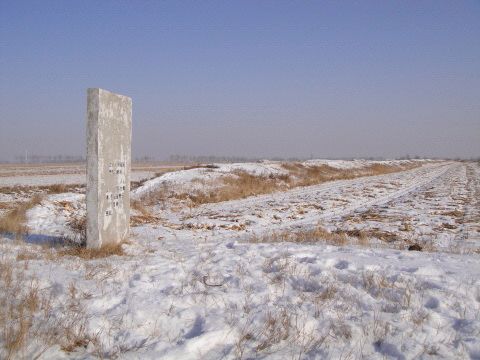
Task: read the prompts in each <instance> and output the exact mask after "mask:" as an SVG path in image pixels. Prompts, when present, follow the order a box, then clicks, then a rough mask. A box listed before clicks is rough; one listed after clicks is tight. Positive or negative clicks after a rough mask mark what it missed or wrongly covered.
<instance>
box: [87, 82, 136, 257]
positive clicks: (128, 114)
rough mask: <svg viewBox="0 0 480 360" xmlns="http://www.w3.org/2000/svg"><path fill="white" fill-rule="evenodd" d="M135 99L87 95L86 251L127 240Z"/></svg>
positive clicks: (103, 92)
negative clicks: (87, 248) (133, 104)
mask: <svg viewBox="0 0 480 360" xmlns="http://www.w3.org/2000/svg"><path fill="white" fill-rule="evenodd" d="M131 138H132V99H130V98H129V97H126V96H123V95H118V94H114V93H111V92H109V91H106V90H102V89H97V88H94V89H88V91H87V247H89V248H99V247H101V246H103V245H106V244H111V243H119V242H121V241H123V240H124V239H126V238H127V237H128V233H129V222H130V161H131Z"/></svg>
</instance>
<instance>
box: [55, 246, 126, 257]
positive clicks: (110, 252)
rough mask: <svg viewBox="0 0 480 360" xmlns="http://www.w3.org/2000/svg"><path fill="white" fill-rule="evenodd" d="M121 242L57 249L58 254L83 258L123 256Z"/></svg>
mask: <svg viewBox="0 0 480 360" xmlns="http://www.w3.org/2000/svg"><path fill="white" fill-rule="evenodd" d="M122 246H123V243H119V244H106V245H103V246H102V247H101V248H98V249H91V248H87V247H85V246H81V245H78V246H69V247H64V248H61V249H59V250H58V251H57V255H58V256H75V257H79V258H81V259H84V260H92V259H99V258H105V257H109V256H114V255H117V256H123V255H125V253H124V251H123V247H122Z"/></svg>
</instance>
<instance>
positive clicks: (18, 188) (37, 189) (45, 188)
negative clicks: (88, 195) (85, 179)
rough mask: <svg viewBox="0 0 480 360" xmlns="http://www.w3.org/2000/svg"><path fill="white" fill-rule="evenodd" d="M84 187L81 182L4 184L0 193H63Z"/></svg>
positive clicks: (76, 190) (0, 188)
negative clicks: (31, 184) (35, 184)
mask: <svg viewBox="0 0 480 360" xmlns="http://www.w3.org/2000/svg"><path fill="white" fill-rule="evenodd" d="M81 188H84V185H80V184H69V185H66V184H52V185H38V186H30V185H15V186H2V187H0V193H3V194H61V193H66V192H78V191H79V189H81Z"/></svg>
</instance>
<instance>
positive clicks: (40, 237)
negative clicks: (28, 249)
mask: <svg viewBox="0 0 480 360" xmlns="http://www.w3.org/2000/svg"><path fill="white" fill-rule="evenodd" d="M0 235H1V236H3V237H5V238H7V239H10V240H17V239H18V240H21V241H23V242H25V243H27V244H35V245H46V246H50V247H57V246H65V245H71V244H72V240H70V239H67V238H65V237H62V236H54V235H44V234H22V235H18V234H14V233H8V232H0Z"/></svg>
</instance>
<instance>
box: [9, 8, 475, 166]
mask: <svg viewBox="0 0 480 360" xmlns="http://www.w3.org/2000/svg"><path fill="white" fill-rule="evenodd" d="M88 87H102V88H105V89H108V90H111V91H115V92H119V93H122V94H124V95H128V96H131V97H132V98H133V155H134V156H142V155H151V156H155V157H158V158H166V157H168V156H169V155H171V154H193V155H210V154H215V155H228V156H233V155H239V156H252V157H272V156H281V157H290V156H310V155H311V154H313V155H314V156H317V157H346V156H356V157H362V156H385V157H395V156H400V155H405V154H407V153H408V154H410V155H416V154H419V155H426V156H451V157H453V156H463V157H470V156H479V155H480V1H383V0H382V1H355V2H348V1H331V2H324V1H317V2H312V1H304V2H302V1H299V2H294V1H288V2H286V1H285V2H284V1H218V2H210V1H195V2H182V1H171V2H170V1H169V2H160V1H105V0H102V1H85V0H82V1H48V0H42V1H28V2H24V1H19V0H12V1H7V0H0V159H4V160H5V159H12V158H13V157H14V156H15V155H19V154H23V153H24V151H25V150H28V151H29V153H36V154H42V155H51V154H67V155H83V154H85V112H86V89H87V88H88Z"/></svg>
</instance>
